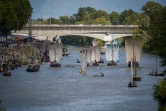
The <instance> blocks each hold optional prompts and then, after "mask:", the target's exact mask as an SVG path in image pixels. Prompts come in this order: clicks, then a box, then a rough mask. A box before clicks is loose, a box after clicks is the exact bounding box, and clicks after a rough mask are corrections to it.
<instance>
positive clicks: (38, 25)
mask: <svg viewBox="0 0 166 111" xmlns="http://www.w3.org/2000/svg"><path fill="white" fill-rule="evenodd" d="M32 26H36V27H41V26H42V27H45V26H46V27H48V26H49V27H54V26H89V27H96V26H102V27H138V25H102V24H98V25H94V24H92V25H86V24H74V25H69V24H66V25H64V24H52V25H45V24H32ZM25 27H29V24H27V25H25Z"/></svg>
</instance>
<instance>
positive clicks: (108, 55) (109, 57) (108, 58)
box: [106, 44, 112, 61]
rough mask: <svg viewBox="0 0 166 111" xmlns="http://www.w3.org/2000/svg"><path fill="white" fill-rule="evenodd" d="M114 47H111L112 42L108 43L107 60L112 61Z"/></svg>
mask: <svg viewBox="0 0 166 111" xmlns="http://www.w3.org/2000/svg"><path fill="white" fill-rule="evenodd" d="M111 54H112V48H111V44H106V60H107V61H111V60H112V56H111Z"/></svg>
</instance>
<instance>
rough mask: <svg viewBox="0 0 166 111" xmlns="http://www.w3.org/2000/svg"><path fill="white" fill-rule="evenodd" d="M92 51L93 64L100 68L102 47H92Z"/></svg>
mask: <svg viewBox="0 0 166 111" xmlns="http://www.w3.org/2000/svg"><path fill="white" fill-rule="evenodd" d="M90 48H91V50H92V54H91V61H92V62H93V66H99V61H100V58H101V57H100V46H97V45H96V46H91V47H90Z"/></svg>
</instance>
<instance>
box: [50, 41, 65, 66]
mask: <svg viewBox="0 0 166 111" xmlns="http://www.w3.org/2000/svg"><path fill="white" fill-rule="evenodd" d="M49 57H50V62H51V63H50V67H61V64H60V61H61V59H62V44H59V43H55V44H50V45H49Z"/></svg>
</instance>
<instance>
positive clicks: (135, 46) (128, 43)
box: [125, 38, 142, 67]
mask: <svg viewBox="0 0 166 111" xmlns="http://www.w3.org/2000/svg"><path fill="white" fill-rule="evenodd" d="M125 49H126V62H127V63H128V67H131V61H130V58H131V57H132V58H133V57H134V55H137V58H136V62H135V64H136V67H138V66H139V61H140V58H141V52H142V40H141V39H134V38H125ZM133 65H134V63H133Z"/></svg>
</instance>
